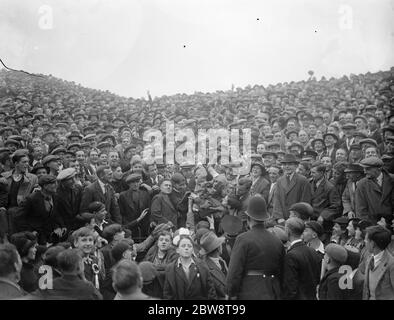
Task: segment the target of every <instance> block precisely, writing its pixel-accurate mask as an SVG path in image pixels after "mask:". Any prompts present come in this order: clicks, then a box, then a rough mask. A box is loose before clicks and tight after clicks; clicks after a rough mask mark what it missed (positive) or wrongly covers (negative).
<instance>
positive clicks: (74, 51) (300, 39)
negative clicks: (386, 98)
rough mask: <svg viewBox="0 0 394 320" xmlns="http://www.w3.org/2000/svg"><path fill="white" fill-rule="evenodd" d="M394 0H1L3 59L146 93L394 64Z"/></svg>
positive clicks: (107, 87) (114, 89)
mask: <svg viewBox="0 0 394 320" xmlns="http://www.w3.org/2000/svg"><path fill="white" fill-rule="evenodd" d="M393 17H394V0H378V1H377V0H330V1H323V0H305V1H300V0H275V1H273V0H272V1H271V0H267V1H263V0H84V1H80V0H67V1H66V0H63V1H61V0H45V1H42V0H29V1H26V0H24V1H22V0H0V39H1V40H0V58H2V60H3V61H4V63H6V65H8V66H9V67H11V68H14V69H18V70H20V69H22V70H26V71H28V72H33V73H42V74H52V75H53V76H55V77H59V78H63V79H66V80H69V81H75V82H76V83H80V84H81V85H83V86H86V87H90V88H95V89H101V90H109V91H111V92H114V93H116V94H119V95H122V96H126V97H134V98H139V97H142V96H145V97H146V92H147V90H149V91H150V93H151V95H152V96H153V97H154V96H161V95H171V94H176V93H188V94H190V93H193V92H195V91H201V92H214V91H216V90H229V89H231V86H232V85H234V86H235V87H245V86H247V85H252V86H253V85H255V84H259V85H265V86H266V85H268V84H275V83H278V82H284V81H299V80H304V79H307V78H308V71H309V70H313V71H314V72H315V75H316V76H317V78H318V79H320V77H321V76H326V77H332V76H333V77H341V76H342V75H344V74H347V75H349V74H351V73H354V74H359V73H365V72H368V71H371V72H376V71H379V70H388V69H390V67H392V66H394V54H393V52H394V19H393Z"/></svg>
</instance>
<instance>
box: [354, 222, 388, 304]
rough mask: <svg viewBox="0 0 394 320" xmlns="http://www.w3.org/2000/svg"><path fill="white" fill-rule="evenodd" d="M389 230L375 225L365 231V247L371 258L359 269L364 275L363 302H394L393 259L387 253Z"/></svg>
mask: <svg viewBox="0 0 394 320" xmlns="http://www.w3.org/2000/svg"><path fill="white" fill-rule="evenodd" d="M390 242H391V232H390V230H388V229H386V228H384V227H382V226H380V225H377V226H371V227H368V228H367V229H366V236H365V247H366V249H367V250H368V252H369V253H370V254H371V256H370V257H369V258H368V259H367V260H366V263H365V265H364V264H363V263H362V264H360V266H359V269H360V270H361V271H362V272H363V273H364V275H365V279H364V288H363V300H394V280H393V279H394V257H393V255H392V254H391V253H390V252H389V250H388V246H389V244H390Z"/></svg>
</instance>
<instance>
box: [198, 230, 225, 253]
mask: <svg viewBox="0 0 394 320" xmlns="http://www.w3.org/2000/svg"><path fill="white" fill-rule="evenodd" d="M224 240H225V238H223V237H220V238H219V237H218V236H216V234H215V233H214V232H212V231H211V232H207V233H205V234H204V235H203V236H202V237H201V239H200V245H201V250H200V254H201V255H207V254H209V253H211V252H212V251H214V250H216V249H217V248H219V247H220V246H221V245H222V243H223V242H224Z"/></svg>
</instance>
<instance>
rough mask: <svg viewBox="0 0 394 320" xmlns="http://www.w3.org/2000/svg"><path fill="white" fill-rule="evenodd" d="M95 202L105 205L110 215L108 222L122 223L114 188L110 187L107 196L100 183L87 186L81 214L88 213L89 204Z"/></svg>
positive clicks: (96, 182)
mask: <svg viewBox="0 0 394 320" xmlns="http://www.w3.org/2000/svg"><path fill="white" fill-rule="evenodd" d="M94 201H100V202H102V203H103V204H104V205H105V209H106V210H107V212H108V214H109V216H108V217H107V219H108V220H110V221H112V222H115V223H120V224H121V223H122V217H121V215H120V212H119V206H118V202H117V200H116V198H115V190H114V188H112V186H110V185H108V188H107V192H106V194H105V195H104V194H103V191H102V190H101V187H100V184H99V182H98V181H95V182H93V183H92V184H91V185H89V186H87V187H86V188H85V190H84V191H83V193H82V200H81V212H86V211H88V207H89V204H91V203H92V202H94Z"/></svg>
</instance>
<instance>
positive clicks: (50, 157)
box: [42, 154, 60, 166]
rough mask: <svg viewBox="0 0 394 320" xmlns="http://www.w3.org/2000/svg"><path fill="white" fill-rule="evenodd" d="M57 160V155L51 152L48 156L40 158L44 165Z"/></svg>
mask: <svg viewBox="0 0 394 320" xmlns="http://www.w3.org/2000/svg"><path fill="white" fill-rule="evenodd" d="M59 160H60V158H59V157H58V156H56V155H52V154H51V155H49V156H46V157H45V158H44V159H42V164H43V165H44V166H46V165H47V164H48V163H49V162H51V161H59Z"/></svg>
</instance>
